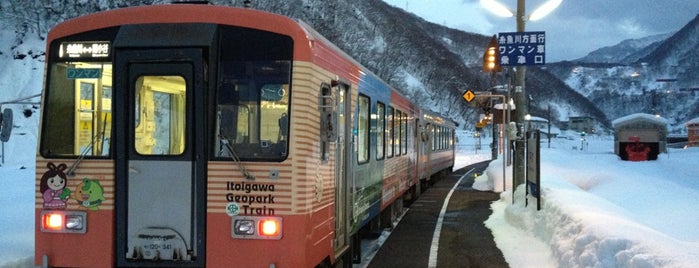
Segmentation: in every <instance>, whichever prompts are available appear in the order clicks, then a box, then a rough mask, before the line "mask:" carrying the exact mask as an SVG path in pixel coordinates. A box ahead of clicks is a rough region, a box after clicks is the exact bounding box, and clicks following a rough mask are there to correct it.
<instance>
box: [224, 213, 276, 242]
mask: <svg viewBox="0 0 699 268" xmlns="http://www.w3.org/2000/svg"><path fill="white" fill-rule="evenodd" d="M231 220H232V224H231V225H232V229H233V230H232V231H231V236H232V237H233V238H243V239H269V240H279V239H281V238H282V218H281V217H269V216H264V217H257V216H234V217H232V218H231Z"/></svg>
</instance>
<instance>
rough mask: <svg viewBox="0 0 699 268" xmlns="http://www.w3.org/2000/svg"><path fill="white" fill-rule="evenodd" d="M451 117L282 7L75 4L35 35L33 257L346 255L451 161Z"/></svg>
mask: <svg viewBox="0 0 699 268" xmlns="http://www.w3.org/2000/svg"><path fill="white" fill-rule="evenodd" d="M454 128H455V125H454V123H452V122H451V121H449V120H447V119H445V118H443V117H441V116H439V115H436V114H433V113H429V112H426V111H424V110H423V109H421V108H420V107H419V106H418V105H417V104H416V103H414V102H412V101H411V100H409V99H408V98H406V97H404V96H402V95H401V94H399V93H398V92H397V91H396V90H394V89H392V88H390V87H389V86H388V85H387V84H385V83H384V82H382V81H381V80H380V79H378V78H377V77H376V76H375V75H373V74H372V73H371V72H369V71H368V70H367V69H366V68H364V67H362V66H361V65H360V64H358V63H357V62H356V61H353V60H352V59H351V58H350V57H348V56H347V55H346V54H344V53H343V52H341V51H340V50H339V49H337V48H336V47H335V46H334V45H332V44H331V43H330V42H328V41H327V40H326V39H324V38H323V37H322V36H320V35H319V34H318V33H316V32H315V31H314V30H313V29H311V28H310V27H309V26H307V25H306V24H304V23H303V22H299V21H295V20H292V19H290V18H287V17H284V16H280V15H275V14H270V13H266V12H261V11H255V10H250V9H239V8H232V7H218V6H211V5H193V4H173V5H157V6H143V7H130V8H123V9H116V10H111V11H105V12H100V13H95V14H91V15H86V16H82V17H78V18H75V19H72V20H69V21H66V22H63V23H61V24H59V25H57V26H56V27H55V28H53V29H52V30H51V31H50V32H49V35H48V39H47V53H46V74H45V86H44V90H43V96H42V118H41V127H40V134H39V139H38V140H39V145H38V154H37V165H36V167H37V168H36V189H37V191H36V208H35V215H36V221H35V222H36V227H35V228H36V233H35V263H36V264H37V265H47V266H58V267H132V266H139V267H163V266H172V267H203V266H206V267H313V266H318V265H320V266H323V265H326V266H328V265H335V264H338V263H345V265H346V263H347V262H350V261H351V258H352V256H356V247H357V246H358V243H359V240H358V239H359V234H358V233H359V232H358V231H359V229H360V228H364V227H367V226H370V225H372V224H376V223H377V222H380V221H383V222H384V223H385V222H386V221H390V220H391V218H392V217H394V216H395V215H396V214H397V213H398V211H400V208H401V206H402V202H403V200H404V199H405V198H407V197H413V198H414V197H415V196H417V195H419V193H420V189H421V185H425V184H426V183H425V182H426V181H429V179H430V178H432V177H435V176H440V175H444V174H445V172H448V171H451V168H452V167H453V163H454ZM353 248H355V250H352V249H353ZM353 252H355V253H353ZM348 256H349V257H348Z"/></svg>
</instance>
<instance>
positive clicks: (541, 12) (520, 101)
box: [480, 0, 563, 192]
mask: <svg viewBox="0 0 699 268" xmlns="http://www.w3.org/2000/svg"><path fill="white" fill-rule="evenodd" d="M480 2H481V5H482V6H483V7H485V8H486V9H488V10H489V11H490V12H493V13H494V14H495V15H498V16H501V17H512V16H515V15H516V21H517V32H524V24H525V22H526V21H527V19H528V20H531V21H535V20H539V19H541V18H543V17H545V16H546V15H548V14H549V13H551V11H553V10H554V9H556V8H557V7H558V6H559V5H560V4H561V2H563V0H548V1H546V2H545V3H544V4H542V5H541V6H539V7H538V8H536V9H535V10H534V12H532V13H531V15H529V17H528V18H527V16H526V15H525V14H526V12H525V0H517V10H516V14H515V13H513V12H512V10H510V9H509V8H507V7H506V6H504V5H503V4H501V3H498V2H497V1H495V0H481V1H480ZM525 72H526V67H525V66H519V67H517V68H515V85H514V88H515V92H514V94H513V99H514V103H515V106H516V107H517V113H516V115H517V116H516V118H515V120H514V121H515V122H516V123H517V124H518V126H522V125H523V124H524V122H525V120H524V116H525V115H526V114H528V113H529V111H528V109H529V107H527V105H526V101H527V98H526V94H525V91H524V88H525V87H524V77H525ZM514 159H515V167H514V170H513V177H514V178H513V179H514V185H513V186H512V187H513V192H514V188H515V187H516V186H517V185H520V184H522V183H524V174H525V166H524V161H525V155H524V143H523V142H515V154H514Z"/></svg>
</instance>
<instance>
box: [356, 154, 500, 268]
mask: <svg viewBox="0 0 699 268" xmlns="http://www.w3.org/2000/svg"><path fill="white" fill-rule="evenodd" d="M487 166H488V161H486V162H481V163H477V164H473V165H470V166H467V167H464V168H462V169H460V170H457V171H455V172H453V173H451V174H450V175H449V176H448V177H447V178H446V179H442V180H439V181H437V182H436V183H435V184H434V185H432V186H431V187H430V188H428V189H427V190H426V191H425V192H423V193H422V195H421V196H420V198H419V199H418V200H416V201H415V202H414V203H413V204H412V205H410V208H409V209H408V211H407V212H406V213H405V215H403V218H402V219H401V221H400V223H399V224H398V225H397V226H396V227H395V228H394V229H393V230H392V231H391V234H390V235H389V236H388V238H387V239H386V240H385V241H384V243H383V245H382V246H381V247H380V248H379V249H378V251H377V252H376V254H375V255H374V257H373V258H372V259H371V261H370V262H369V263H368V265H367V267H369V268H380V267H421V268H422V267H508V264H507V262H505V259H504V257H503V255H502V252H500V250H499V249H498V248H497V246H496V245H495V241H494V240H493V235H492V234H491V232H490V229H488V228H487V227H486V226H485V224H484V222H485V221H486V220H487V219H488V217H489V216H490V214H491V213H492V211H491V210H490V203H491V202H492V201H494V200H497V199H499V194H498V193H494V192H482V191H477V190H474V189H473V188H471V186H472V185H473V180H474V173H479V174H480V173H481V172H482V171H483V170H484V169H485V168H486V167H487ZM462 177H463V179H461V178H462ZM460 179H461V181H459V180H460ZM457 183H458V185H456V184H457ZM452 188H453V189H454V191H453V192H452V194H451V196H450V198H449V201H448V202H449V203H448V204H447V206H446V207H444V202H445V200H446V199H447V198H446V197H447V195H449V193H450V192H451V190H452ZM442 211H444V212H442ZM440 214H441V215H443V216H442V217H440Z"/></svg>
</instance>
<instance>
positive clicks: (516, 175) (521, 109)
mask: <svg viewBox="0 0 699 268" xmlns="http://www.w3.org/2000/svg"><path fill="white" fill-rule="evenodd" d="M525 14H526V12H525V1H524V0H517V14H516V20H517V32H524V23H525V22H526V15H525ZM526 71H527V70H526V67H525V66H517V67H515V92H514V94H513V96H514V98H513V100H514V103H515V107H517V109H516V113H515V114H516V118H515V122H516V123H517V127H518V128H520V132H521V133H522V135H524V132H523V131H522V127H523V126H524V116H525V115H526V114H528V113H529V107H527V100H526V97H525V96H526V94H525V90H524V89H525V87H524V77H525V73H526ZM514 160H515V161H514V163H515V165H514V166H513V167H512V168H513V170H512V171H513V172H512V175H513V181H514V184H513V185H512V187H513V191H514V188H516V187H517V185H520V184H523V183H524V176H525V173H524V172H525V170H524V169H525V162H524V161H525V155H524V140H517V141H515V154H514Z"/></svg>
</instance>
